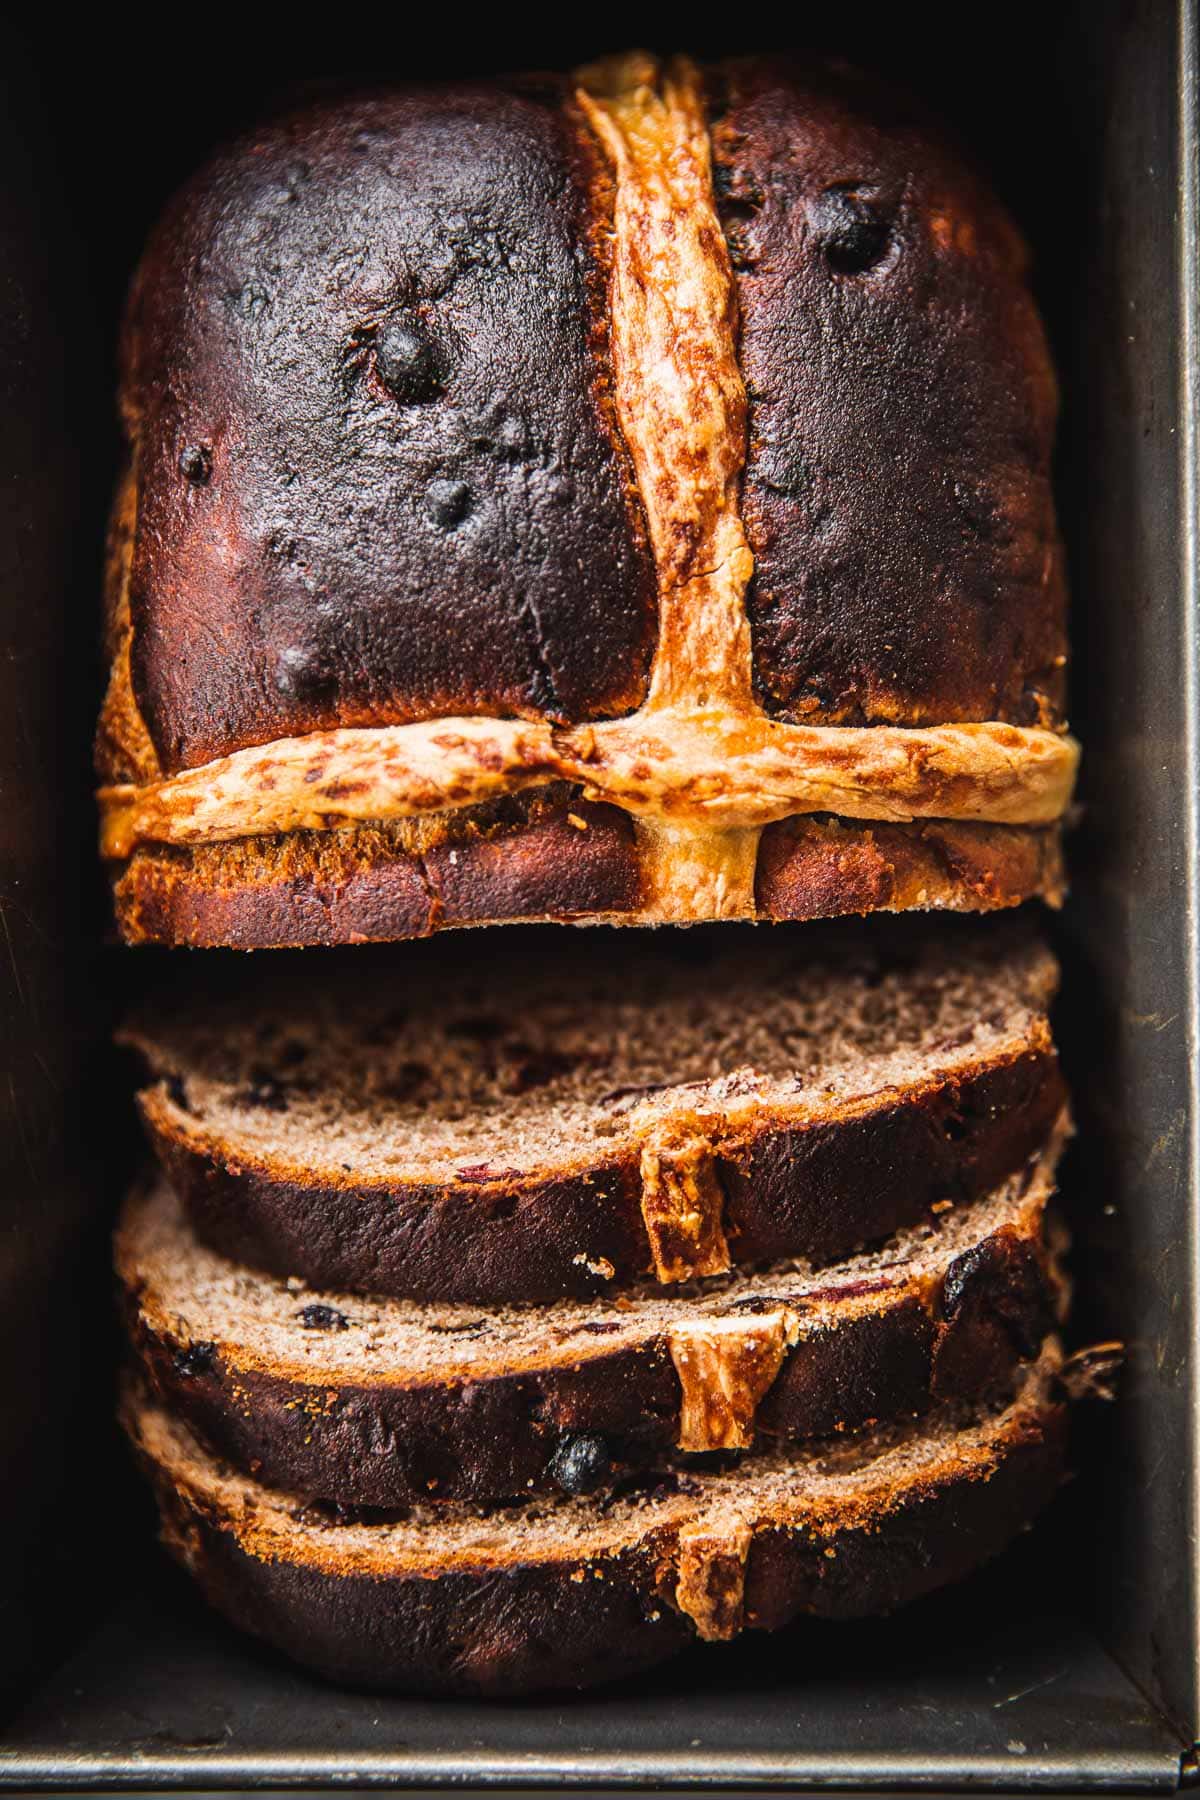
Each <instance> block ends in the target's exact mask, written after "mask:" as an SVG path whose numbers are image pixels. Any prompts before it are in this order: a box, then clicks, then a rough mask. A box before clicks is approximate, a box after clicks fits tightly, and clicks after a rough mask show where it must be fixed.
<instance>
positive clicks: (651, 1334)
mask: <svg viewBox="0 0 1200 1800" xmlns="http://www.w3.org/2000/svg"><path fill="white" fill-rule="evenodd" d="M1056 1150H1057V1145H1055V1146H1054V1148H1053V1149H1052V1150H1051V1151H1050V1152H1048V1153H1047V1154H1046V1155H1045V1156H1044V1157H1043V1158H1042V1159H1041V1160H1040V1161H1038V1162H1034V1163H1032V1164H1030V1165H1029V1167H1028V1168H1027V1169H1026V1170H1025V1171H1024V1172H1023V1173H1022V1174H1021V1175H1019V1176H1014V1177H1012V1178H1011V1179H1010V1180H1009V1181H1008V1182H1006V1183H1005V1184H1004V1185H1003V1186H1002V1187H1001V1188H1000V1189H998V1190H997V1192H995V1193H994V1194H992V1195H990V1196H989V1197H988V1198H987V1199H985V1200H982V1201H980V1202H977V1203H976V1204H975V1205H974V1206H971V1207H966V1208H960V1209H951V1210H949V1211H947V1212H946V1213H944V1214H942V1215H941V1216H940V1217H938V1218H935V1219H934V1220H932V1221H931V1222H929V1223H927V1224H924V1225H921V1226H917V1227H912V1228H910V1229H909V1230H908V1231H906V1232H902V1233H900V1234H899V1235H898V1236H897V1237H895V1238H894V1239H892V1240H891V1241H890V1242H889V1244H888V1245H887V1246H885V1247H884V1248H883V1249H882V1250H880V1251H877V1252H875V1253H874V1254H872V1255H869V1256H862V1257H856V1258H852V1259H850V1260H849V1261H846V1262H842V1263H838V1264H836V1265H834V1266H833V1267H832V1268H828V1269H825V1270H822V1271H820V1272H816V1271H814V1270H813V1269H812V1267H811V1265H808V1264H805V1263H798V1262H797V1263H791V1264H781V1265H777V1266H775V1267H774V1268H771V1269H768V1270H765V1271H763V1272H761V1273H759V1274H754V1275H747V1274H745V1273H740V1274H733V1275H729V1276H726V1277H722V1278H718V1279H717V1280H715V1281H713V1282H711V1283H708V1284H695V1283H694V1284H691V1285H689V1286H687V1287H685V1288H683V1289H678V1288H676V1289H668V1290H665V1291H664V1290H663V1289H662V1288H659V1287H657V1286H655V1285H653V1284H646V1285H644V1286H643V1287H641V1288H639V1289H635V1290H633V1291H632V1292H631V1293H630V1294H629V1295H627V1296H626V1295H621V1296H616V1297H614V1298H613V1299H612V1300H609V1301H596V1300H592V1301H578V1300H574V1301H559V1302H557V1303H556V1304H552V1305H550V1306H545V1307H534V1308H524V1309H522V1308H516V1307H507V1308H502V1309H500V1310H497V1311H494V1312H481V1311H480V1310H479V1309H478V1308H472V1307H467V1306H463V1305H457V1306H450V1305H439V1306H428V1305H422V1304H419V1303H417V1302H414V1301H411V1300H391V1301H386V1300H385V1301H375V1300H364V1299H355V1298H354V1297H353V1296H348V1295H340V1294H330V1293H318V1292H314V1291H312V1290H311V1289H305V1288H302V1287H300V1285H299V1284H297V1283H295V1282H289V1281H281V1280H279V1279H277V1278H271V1277H267V1276H259V1275H254V1274H252V1273H250V1272H249V1271H247V1270H245V1269H243V1268H240V1267H239V1266H238V1265H236V1264H231V1263H229V1262H226V1261H225V1260H224V1259H222V1258H220V1257H217V1256H215V1255H214V1254H213V1253H212V1252H211V1251H209V1250H206V1249H204V1248H203V1247H202V1246H201V1245H199V1244H198V1243H197V1242H196V1241H195V1238H194V1236H193V1235H192V1234H191V1232H190V1231H189V1230H188V1227H187V1224H186V1222H185V1220H184V1219H183V1217H182V1214H181V1209H180V1206H179V1203H178V1201H177V1200H176V1198H175V1196H174V1195H173V1194H172V1193H171V1191H170V1190H169V1189H168V1188H166V1187H165V1186H161V1185H160V1186H159V1187H158V1188H157V1189H154V1190H148V1191H144V1192H142V1193H139V1194H135V1195H134V1197H133V1198H132V1199H131V1201H130V1202H129V1204H128V1206H127V1208H126V1210H125V1214H124V1218H123V1220H122V1223H121V1227H120V1229H119V1231H118V1235H117V1255H116V1261H117V1272H118V1276H119V1279H120V1281H121V1283H122V1285H123V1288H124V1290H125V1295H126V1301H127V1312H128V1318H129V1323H130V1334H131V1338H132V1341H133V1343H134V1345H135V1347H136V1351H137V1355H138V1357H139V1358H140V1360H141V1364H142V1368H143V1371H144V1373H145V1374H146V1375H147V1376H148V1378H149V1381H150V1383H151V1385H152V1387H153V1388H154V1389H155V1390H156V1391H157V1393H158V1394H159V1395H160V1396H161V1398H162V1400H163V1402H164V1404H165V1405H167V1406H168V1407H169V1409H170V1410H171V1411H172V1412H174V1413H176V1414H177V1415H178V1416H180V1417H181V1418H183V1419H185V1420H187V1421H188V1423H189V1424H190V1425H191V1426H192V1427H193V1428H194V1429H195V1430H196V1431H197V1433H198V1434H199V1435H200V1437H201V1438H203V1439H204V1440H205V1441H206V1442H207V1443H209V1444H210V1445H212V1446H213V1448H214V1449H215V1450H217V1451H218V1452H219V1453H220V1454H221V1455H222V1456H225V1457H227V1458H228V1459H229V1460H230V1461H231V1462H232V1463H233V1464H235V1465H236V1466H237V1467H239V1468H242V1469H247V1470H252V1471H254V1473H256V1474H258V1475H261V1477H262V1479H263V1480H264V1481H265V1482H266V1483H268V1484H269V1485H271V1486H277V1487H284V1488H287V1489H289V1490H291V1491H293V1492H298V1493H304V1494H308V1495H313V1496H317V1497H319V1498H321V1499H324V1500H328V1501H332V1502H334V1503H336V1504H339V1505H342V1506H347V1505H365V1506H375V1507H394V1506H403V1505H408V1504H411V1503H412V1502H414V1501H422V1500H426V1499H442V1498H447V1499H454V1500H469V1501H489V1502H490V1501H497V1500H510V1499H512V1498H514V1497H519V1496H523V1495H525V1494H526V1493H527V1492H529V1491H532V1490H540V1489H543V1488H547V1487H552V1486H555V1485H558V1486H559V1487H561V1488H563V1489H565V1490H566V1491H571V1492H592V1491H596V1490H598V1489H600V1488H602V1487H604V1488H609V1487H611V1486H612V1484H613V1483H614V1482H619V1481H620V1479H621V1478H622V1477H623V1476H624V1474H625V1473H626V1472H627V1471H628V1470H629V1469H630V1468H644V1467H647V1466H654V1465H658V1464H661V1463H662V1462H663V1461H664V1460H667V1459H669V1458H670V1457H672V1456H673V1455H676V1454H678V1453H679V1452H693V1453H696V1452H699V1453H705V1452H713V1451H740V1450H745V1449H747V1448H749V1447H750V1446H751V1445H752V1444H755V1443H756V1442H757V1443H759V1444H763V1443H767V1444H770V1443H778V1442H781V1441H785V1440H788V1439H796V1438H804V1437H822V1436H827V1435H829V1434H830V1433H833V1432H845V1431H853V1430H857V1429H860V1428H861V1427H863V1426H864V1425H868V1424H874V1423H875V1422H877V1421H879V1420H881V1419H894V1418H902V1417H904V1416H906V1415H912V1414H917V1413H922V1412H925V1411H926V1410H928V1408H929V1407H930V1406H931V1405H934V1404H935V1403H936V1402H937V1401H939V1400H940V1399H947V1398H956V1399H961V1400H967V1401H971V1402H978V1401H980V1400H981V1399H982V1398H985V1397H988V1396H992V1395H995V1394H996V1393H997V1392H998V1391H1002V1390H1004V1389H1006V1388H1008V1389H1011V1386H1012V1382H1013V1379H1014V1374H1015V1371H1016V1369H1017V1367H1018V1365H1019V1364H1020V1362H1021V1361H1022V1359H1024V1358H1028V1357H1030V1356H1032V1355H1035V1354H1036V1353H1037V1351H1038V1349H1039V1348H1040V1346H1041V1343H1042V1340H1043V1338H1044V1337H1045V1335H1046V1333H1047V1331H1048V1330H1049V1329H1050V1326H1051V1324H1052V1322H1053V1318H1054V1313H1055V1308H1056V1302H1057V1300H1058V1298H1059V1296H1060V1294H1061V1285H1060V1282H1059V1279H1058V1276H1057V1271H1056V1268H1055V1266H1054V1265H1055V1259H1054V1256H1053V1254H1052V1252H1051V1251H1050V1250H1049V1249H1048V1248H1047V1247H1046V1244H1045V1242H1044V1239H1043V1222H1044V1213H1045V1208H1046V1203H1047V1199H1048V1197H1049V1195H1050V1193H1051V1191H1052V1185H1053V1175H1054V1158H1055V1153H1056Z"/></svg>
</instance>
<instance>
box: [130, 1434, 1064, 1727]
mask: <svg viewBox="0 0 1200 1800" xmlns="http://www.w3.org/2000/svg"><path fill="white" fill-rule="evenodd" d="M1065 1454H1066V1418H1065V1412H1064V1409H1062V1408H1060V1407H1047V1408H1045V1409H1044V1410H1042V1411H1041V1412H1039V1413H1036V1414H1033V1415H1031V1416H1029V1417H1028V1418H1027V1419H1026V1420H1025V1421H1024V1424H1023V1426H1022V1428H1021V1430H1020V1433H1019V1435H1018V1437H1017V1439H1016V1441H1015V1442H1014V1443H1013V1444H1012V1447H1011V1448H1010V1449H1009V1450H1008V1451H1007V1454H1005V1455H1004V1457H1003V1458H1002V1460H1001V1461H1000V1463H999V1465H998V1467H996V1468H995V1470H994V1472H993V1473H992V1474H991V1476H990V1479H960V1480H957V1481H953V1482H951V1483H950V1484H948V1485H945V1486H942V1487H940V1488H935V1489H934V1490H933V1491H932V1492H929V1493H926V1494H923V1495H914V1496H913V1497H912V1499H911V1500H909V1501H908V1502H907V1503H905V1504H901V1505H900V1506H898V1507H897V1508H896V1510H894V1511H893V1512H891V1513H890V1514H888V1515H886V1516H885V1517H883V1518H882V1519H880V1520H879V1521H877V1522H873V1523H872V1524H871V1525H870V1526H869V1527H859V1528H857V1529H852V1530H847V1529H843V1530H840V1531H835V1532H833V1533H832V1534H831V1535H824V1534H822V1535H814V1536H812V1537H809V1536H806V1535H804V1534H803V1533H801V1532H797V1531H787V1530H780V1529H773V1530H772V1529H760V1530H759V1531H758V1532H757V1533H756V1535H755V1537H754V1539H753V1541H752V1543H751V1546H750V1550H749V1554H748V1557H747V1563H746V1578H745V1620H746V1624H747V1625H748V1626H750V1627H751V1628H752V1629H759V1630H768V1631H771V1630H777V1629H778V1628H779V1627H781V1626H783V1625H786V1624H788V1623H789V1622H790V1621H791V1620H793V1619H795V1618H797V1617H799V1616H800V1615H802V1614H809V1615H812V1616H815V1617H819V1618H826V1619H850V1618H861V1617H866V1616H868V1615H871V1614H877V1613H881V1612H889V1611H891V1610H893V1609H894V1608H895V1607H898V1606H901V1605H904V1604H905V1603H906V1602H908V1601H910V1600H913V1599H916V1598H917V1597H918V1596H920V1595H922V1594H926V1593H929V1592H930V1591H932V1590H933V1589H934V1588H937V1587H941V1586H943V1585H945V1584H946V1583H948V1582H952V1581H956V1580H959V1579H961V1578H962V1577H963V1576H964V1575H966V1574H968V1573H969V1572H970V1571H971V1570H972V1569H974V1568H976V1567H978V1566H979V1565H980V1564H981V1563H983V1562H986V1561H987V1560H989V1559H990V1558H991V1557H993V1556H995V1555H997V1554H998V1553H999V1552H1000V1551H1001V1550H1002V1549H1003V1548H1004V1547H1005V1545H1006V1544H1008V1543H1009V1542H1010V1541H1011V1540H1012V1538H1014V1537H1015V1536H1016V1535H1017V1533H1018V1532H1019V1531H1020V1530H1021V1529H1022V1527H1024V1526H1025V1525H1026V1524H1028V1522H1029V1521H1030V1520H1031V1519H1032V1518H1033V1517H1034V1515H1035V1514H1036V1513H1037V1512H1038V1511H1039V1510H1040V1509H1041V1508H1042V1507H1043V1506H1044V1505H1045V1504H1046V1503H1047V1501H1049V1499H1050V1498H1051V1497H1052V1495H1053V1494H1054V1492H1055V1489H1056V1488H1057V1487H1058V1485H1059V1483H1060V1482H1061V1480H1062V1477H1063V1472H1064V1467H1065ZM148 1472H149V1473H150V1475H151V1476H152V1478H155V1479H156V1483H157V1486H158V1492H159V1501H160V1506H161V1509H162V1516H163V1536H164V1540H165V1542H166V1543H167V1545H168V1547H169V1548H170V1550H171V1551H172V1553H173V1554H174V1555H175V1556H176V1557H178V1558H179V1560H180V1561H182V1562H183V1563H184V1564H185V1565H186V1566H187V1567H188V1568H189V1569H190V1570H191V1572H192V1573H193V1574H194V1575H195V1576H196V1578H197V1579H198V1581H199V1582H200V1585H201V1587H202V1588H203V1590H204V1592H205V1594H206V1595H207V1597H208V1599H209V1601H210V1602H211V1604H212V1605H214V1606H215V1607H217V1608H218V1610H219V1611H221V1612H222V1613H224V1615H225V1616H226V1617H227V1618H228V1619H230V1620H231V1621H232V1622H233V1623H234V1624H236V1625H238V1626H239V1627H241V1628H242V1629H243V1630H246V1631H249V1632H252V1633H254V1634H255V1635H256V1636H258V1637H262V1638H265V1639H266V1640H267V1641H268V1642H270V1643H272V1644H274V1645H275V1646H276V1647H277V1648H279V1649H280V1650H282V1651H284V1652H285V1653H286V1654H287V1655H288V1656H291V1657H292V1658H294V1659H295V1660H296V1661H297V1662H299V1663H302V1664H303V1665H305V1666H306V1667H308V1668H311V1669H314V1670H316V1671H317V1672H319V1673H320V1674H322V1675H324V1676H326V1677H328V1678H329V1679H331V1680H334V1681H338V1682H341V1683H344V1684H346V1685H348V1686H352V1687H359V1688H374V1689H381V1690H398V1691H402V1692H408V1693H427V1694H488V1695H494V1696H500V1695H517V1694H525V1693H536V1692H539V1691H542V1690H546V1689H554V1688H560V1689H561V1688H579V1687H587V1686H591V1685H593V1684H595V1683H597V1682H601V1681H611V1680H615V1679H616V1678H617V1677H619V1676H621V1675H629V1674H634V1673H636V1672H638V1671H639V1670H642V1669H647V1668H650V1667H652V1666H653V1665H654V1664H655V1663H659V1662H662V1661H664V1660H665V1659H666V1658H667V1657H669V1656H671V1655H673V1654H674V1653H675V1652H676V1651H678V1650H681V1649H682V1648H683V1647H684V1646H685V1645H687V1644H688V1643H691V1642H694V1641H695V1633H694V1631H693V1628H692V1626H691V1624H690V1622H689V1621H688V1620H687V1619H686V1618H685V1617H684V1616H683V1615H682V1614H681V1613H679V1612H678V1611H677V1610H676V1608H675V1606H674V1604H673V1582H672V1568H673V1562H672V1556H671V1546H670V1545H669V1544H668V1543H666V1542H664V1543H662V1544H661V1545H653V1544H646V1545H639V1546H637V1547H636V1548H633V1549H631V1550H627V1551H625V1552H622V1553H621V1554H618V1555H613V1556H610V1557H606V1558H604V1559H603V1561H602V1562H601V1563H599V1564H595V1565H585V1566H584V1567H583V1568H582V1570H580V1568H579V1567H578V1566H577V1565H572V1564H571V1563H569V1562H564V1563H555V1564H542V1565H538V1564H530V1565H517V1566H515V1567H513V1568H511V1569H505V1570H502V1571H499V1572H497V1571H493V1570H488V1571H480V1572H473V1571H469V1570H468V1571H463V1572H453V1573H447V1574H444V1575H442V1576H440V1577H438V1578H437V1579H436V1580H428V1579H417V1578H412V1577H406V1576H405V1577H401V1576H390V1577H389V1576H383V1577H372V1576H362V1575H359V1576H352V1575H332V1574H326V1573H324V1572H322V1571H318V1570H314V1569H305V1568H302V1567H299V1566H297V1565H296V1564H293V1563H288V1562H282V1561H278V1562H264V1561H260V1560H258V1559H256V1558H255V1557H253V1556H250V1555H248V1554H247V1553H246V1552H244V1551H243V1550H241V1549H240V1548H239V1547H238V1545H237V1543H236V1542H235V1541H234V1539H233V1537H232V1536H231V1535H230V1533H229V1532H228V1531H226V1530H223V1529H222V1527H221V1523H220V1521H219V1519H215V1518H206V1517H204V1516H203V1515H202V1514H200V1513H199V1512H198V1511H197V1510H196V1508H195V1507H194V1506H193V1505H191V1504H189V1503H188V1501H187V1499H185V1498H184V1497H183V1496H182V1495H181V1494H180V1493H179V1492H177V1490H176V1489H175V1488H174V1487H173V1486H172V1485H171V1484H170V1483H169V1481H167V1480H165V1479H164V1478H163V1477H162V1475H161V1472H159V1471H156V1470H155V1469H154V1468H153V1467H150V1468H149V1471H148ZM830 1551H833V1552H834V1554H832V1555H831V1554H829V1552H830Z"/></svg>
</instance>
